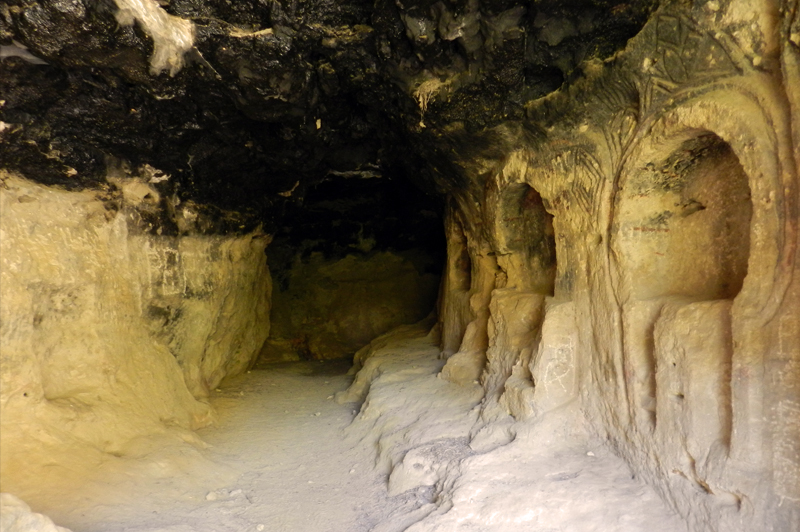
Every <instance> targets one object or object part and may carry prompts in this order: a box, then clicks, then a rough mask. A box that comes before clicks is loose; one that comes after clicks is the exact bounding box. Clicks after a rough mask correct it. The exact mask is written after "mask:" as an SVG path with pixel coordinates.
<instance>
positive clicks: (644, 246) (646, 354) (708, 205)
mask: <svg viewBox="0 0 800 532" xmlns="http://www.w3.org/2000/svg"><path fill="white" fill-rule="evenodd" d="M749 181H750V179H749V176H748V174H747V173H746V172H745V170H744V168H743V166H742V164H741V163H740V161H739V158H738V157H737V155H736V153H735V152H734V150H733V148H732V147H731V145H730V144H729V143H727V142H726V141H725V140H723V139H722V138H721V137H720V136H719V135H717V134H715V133H713V132H711V131H709V130H705V129H695V128H686V129H682V130H680V131H678V132H675V131H674V130H673V132H672V133H671V134H669V135H664V136H658V137H654V138H653V140H652V141H650V142H648V145H647V146H644V147H642V149H641V150H640V152H639V157H638V158H637V159H636V162H635V163H633V164H630V165H629V166H628V169H627V172H626V173H625V174H624V176H623V179H622V180H621V186H620V192H619V194H618V195H617V198H616V203H615V216H614V223H613V226H612V227H613V229H612V249H613V252H614V254H615V256H616V261H617V266H618V268H619V286H618V290H619V292H620V293H621V294H622V295H623V298H622V300H623V301H624V303H623V305H622V316H623V324H624V325H623V327H624V342H623V351H624V352H623V357H624V369H625V377H626V387H627V393H628V397H629V401H630V402H631V405H630V410H631V414H632V419H633V421H634V422H635V423H636V425H637V427H638V429H639V433H640V434H642V435H643V437H645V438H648V437H649V436H647V435H649V434H654V435H655V438H656V441H657V442H658V444H659V445H660V446H662V448H663V449H665V450H666V451H667V453H668V455H670V460H669V462H671V466H672V467H673V469H674V470H675V471H678V472H680V473H681V474H682V475H681V478H688V479H690V481H692V482H693V483H694V484H695V485H696V486H699V487H700V488H702V489H708V488H707V482H706V480H704V479H705V478H707V476H708V474H709V471H707V470H704V468H705V465H695V464H706V465H707V464H712V465H713V464H715V463H718V460H716V459H715V458H722V457H724V456H727V453H728V450H729V446H730V440H731V432H732V423H733V407H732V397H731V368H732V357H733V334H732V326H731V309H732V305H733V301H734V299H735V298H736V297H737V295H738V294H739V293H740V291H741V290H742V286H743V284H744V282H745V277H746V276H747V273H748V262H749V259H750V254H751V249H750V248H751V246H750V239H751V227H752V218H753V202H752V199H751V190H750V185H749ZM679 441H682V442H684V443H682V444H678V442H679ZM710 458H711V459H710ZM703 486H706V487H705V488H704V487H703Z"/></svg>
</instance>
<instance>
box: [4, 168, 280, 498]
mask: <svg viewBox="0 0 800 532" xmlns="http://www.w3.org/2000/svg"><path fill="white" fill-rule="evenodd" d="M126 183H127V184H126V185H125V187H123V189H122V191H121V192H120V191H119V190H117V192H115V193H112V192H110V191H109V190H105V191H97V190H95V191H83V192H67V191H64V190H60V189H57V188H46V187H43V186H40V185H37V184H33V183H31V182H29V181H26V180H24V179H23V178H21V177H19V176H12V175H8V174H2V181H0V320H2V321H0V342H1V343H2V351H1V352H0V367H2V373H1V374H0V375H1V378H2V380H1V381H0V384H2V389H1V390H0V407H2V413H0V423H2V425H0V438H1V440H0V444H2V452H0V460H2V462H1V463H2V476H3V488H4V490H10V491H15V492H17V493H23V494H24V493H28V492H29V490H31V489H34V490H35V486H36V483H37V482H40V481H43V478H42V477H41V475H42V474H43V473H42V470H40V467H41V466H42V465H43V464H45V463H49V462H50V461H52V459H53V456H55V455H56V454H58V455H65V456H67V458H66V461H65V462H64V463H66V464H72V465H71V466H70V467H73V468H76V471H77V468H79V467H81V464H84V465H85V463H86V462H81V461H80V460H79V459H78V458H77V457H78V456H84V457H85V456H87V454H86V452H90V451H91V452H97V451H102V452H107V453H122V452H124V448H125V446H126V444H127V443H128V442H129V441H130V440H132V439H133V438H136V437H138V436H141V435H144V434H151V433H165V432H170V431H171V432H175V433H176V434H178V433H181V431H185V430H187V429H194V428H197V427H200V426H203V425H206V424H208V423H209V422H210V421H211V420H212V419H213V412H212V411H211V409H210V407H209V406H208V405H207V404H206V403H205V402H203V401H202V397H203V396H204V395H205V394H206V393H207V392H208V390H209V389H211V388H214V387H215V386H217V384H218V383H219V382H220V380H221V379H222V378H223V377H225V376H226V375H228V374H231V373H236V372H240V371H242V370H244V369H246V368H247V366H248V364H250V363H251V361H252V360H253V358H254V356H255V355H257V353H258V350H259V349H260V347H261V345H262V344H263V342H264V339H265V338H266V337H267V335H268V333H269V300H270V278H269V273H268V270H267V266H266V257H265V254H264V248H265V246H266V244H267V240H266V239H265V237H264V236H262V235H257V234H256V235H246V236H231V237H220V236H200V235H195V236H189V235H185V236H170V237H168V236H159V235H158V234H150V233H146V232H144V231H143V221H142V217H141V209H140V208H139V207H141V206H140V205H139V203H141V202H142V201H146V199H145V198H148V197H149V198H152V197H153V195H156V196H157V192H156V191H155V190H154V189H151V188H150V187H149V186H148V185H147V184H146V183H145V182H142V181H137V180H129V181H127V182H126ZM148 190H149V192H148ZM137 191H138V192H141V193H137ZM137 205H138V206H139V207H137ZM183 434H184V436H183V437H187V438H189V437H191V436H189V435H188V433H185V432H184V433H183ZM83 451H85V452H83ZM80 452H83V454H80ZM70 453H79V454H74V457H73V458H69V456H70ZM32 472H34V473H35V474H32Z"/></svg>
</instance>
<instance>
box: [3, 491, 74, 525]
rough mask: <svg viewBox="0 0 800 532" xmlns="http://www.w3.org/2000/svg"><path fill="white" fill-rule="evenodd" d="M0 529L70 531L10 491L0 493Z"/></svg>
mask: <svg viewBox="0 0 800 532" xmlns="http://www.w3.org/2000/svg"><path fill="white" fill-rule="evenodd" d="M0 530H3V532H70V531H69V530H68V529H66V528H63V527H60V526H56V525H55V524H54V523H53V521H51V520H50V518H48V517H47V516H45V515H42V514H37V513H34V512H32V511H31V509H30V506H28V505H27V504H25V503H24V502H23V501H21V500H19V499H18V498H17V497H14V496H13V495H11V494H10V493H0Z"/></svg>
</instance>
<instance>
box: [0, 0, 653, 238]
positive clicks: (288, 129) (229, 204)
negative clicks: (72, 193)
mask: <svg viewBox="0 0 800 532" xmlns="http://www.w3.org/2000/svg"><path fill="white" fill-rule="evenodd" d="M655 4H656V1H655V0H652V1H646V2H635V3H622V2H618V1H616V0H571V1H570V0H564V1H561V0H542V1H536V2H515V1H508V0H454V1H450V0H447V1H444V0H440V1H436V2H433V1H431V0H416V1H407V2H393V1H389V0H377V1H375V2H371V1H370V2H367V1H364V0H336V1H332V0H325V1H310V0H307V1H302V0H280V1H277V0H272V1H269V0H246V1H235V2H234V1H230V0H171V1H169V0H167V1H162V2H160V6H161V7H160V8H159V7H158V6H157V5H156V4H155V2H153V1H152V0H100V1H96V2H95V1H89V0H53V1H39V2H35V1H30V0H10V1H6V2H2V3H0V44H2V45H3V56H4V58H3V59H2V62H1V63H0V65H1V67H2V71H3V74H2V76H0V100H3V103H2V105H1V106H0V121H2V124H3V125H2V132H1V133H0V135H2V144H0V165H2V166H3V167H5V168H8V169H12V170H17V171H20V172H22V173H24V174H25V175H27V176H29V177H30V178H32V179H36V180H39V181H41V182H43V183H46V184H54V185H62V186H66V187H68V188H83V187H87V186H90V187H95V186H99V185H102V184H103V183H104V179H105V175H106V171H107V167H108V165H109V161H111V162H112V163H114V164H118V161H124V162H125V163H126V164H127V165H128V166H129V167H130V168H132V169H133V170H132V172H136V169H137V168H140V167H142V165H145V164H148V165H150V166H151V167H153V168H157V169H158V170H160V171H162V172H164V173H165V174H168V175H170V176H171V177H172V179H170V180H164V181H163V182H162V183H159V184H158V185H159V186H160V187H162V188H163V191H164V192H165V193H166V192H169V193H171V194H174V193H175V192H177V193H178V194H179V195H180V197H182V198H184V199H193V200H195V201H198V202H200V203H207V204H213V205H216V206H217V207H220V208H223V209H228V210H235V211H238V212H240V213H244V214H247V215H249V216H250V219H251V220H258V221H262V222H269V221H272V220H275V219H276V218H277V217H279V216H280V214H281V213H282V212H284V210H285V209H286V207H287V204H290V203H296V202H298V201H300V202H301V201H302V198H303V197H304V196H305V194H306V192H307V191H308V190H309V188H310V187H312V186H314V185H315V184H317V183H319V182H321V181H322V180H325V179H331V178H342V177H359V176H362V177H363V176H372V175H380V176H382V177H384V178H389V179H400V178H411V179H412V180H414V181H415V182H416V183H417V184H418V185H420V186H422V187H428V190H433V186H434V183H438V186H439V188H442V187H444V188H447V187H449V186H452V185H456V184H458V175H459V173H460V172H459V167H458V164H457V161H456V160H455V159H454V157H453V156H452V155H451V154H452V150H453V149H456V148H457V149H458V151H459V152H460V153H459V158H461V159H463V158H468V157H469V156H470V154H479V153H484V152H485V151H486V150H487V149H488V150H490V151H491V148H492V145H493V144H494V141H492V140H487V138H486V132H487V131H490V130H491V129H492V128H494V127H495V126H497V125H499V124H506V125H509V124H511V125H512V126H511V127H516V128H521V129H522V130H530V131H531V132H532V133H533V134H534V135H535V134H536V131H538V130H540V126H539V124H537V123H536V121H534V120H531V119H528V118H527V117H526V114H525V104H526V103H527V102H529V101H531V100H534V99H537V98H540V97H542V96H544V95H546V94H548V93H550V92H552V91H554V90H556V89H558V88H559V87H560V86H562V84H563V83H564V82H565V81H567V82H569V81H570V80H573V79H575V78H579V77H580V76H581V73H580V70H579V68H578V65H579V64H580V63H581V62H583V61H585V60H587V59H591V58H608V57H610V56H612V55H613V54H614V53H615V52H616V51H618V50H620V49H621V48H623V47H624V46H625V43H626V42H627V40H628V39H629V38H630V37H631V36H633V35H634V34H636V32H637V31H638V30H639V29H640V28H641V26H642V25H643V24H644V22H645V21H646V20H647V18H648V16H649V14H650V13H651V12H652V11H653V9H654V8H655V7H656V5H655ZM187 35H188V38H190V39H193V40H191V41H190V42H188V43H187V41H186V39H187ZM434 176H438V177H436V178H433V179H432V177H434ZM168 195H169V194H164V196H165V197H166V196H168ZM245 225H247V224H245ZM268 227H269V226H268Z"/></svg>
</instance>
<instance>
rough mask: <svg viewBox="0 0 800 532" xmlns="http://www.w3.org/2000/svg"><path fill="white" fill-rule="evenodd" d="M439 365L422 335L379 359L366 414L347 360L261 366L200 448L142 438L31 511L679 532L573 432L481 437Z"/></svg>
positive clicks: (269, 523) (96, 521)
mask: <svg viewBox="0 0 800 532" xmlns="http://www.w3.org/2000/svg"><path fill="white" fill-rule="evenodd" d="M436 354H437V352H436V349H435V347H433V346H432V345H431V343H430V342H429V341H428V340H426V339H425V338H416V339H411V340H406V341H404V342H400V343H399V344H397V345H396V346H395V347H393V348H392V347H390V348H389V349H384V350H383V352H381V353H378V355H377V356H376V357H375V359H374V361H373V363H372V366H371V368H370V367H369V366H368V369H370V371H372V379H371V381H370V388H369V390H370V395H369V396H368V398H367V401H366V403H365V404H364V405H363V407H360V405H359V404H358V403H344V404H338V403H337V402H336V401H334V400H333V396H334V395H335V394H336V393H337V392H340V391H343V390H345V389H346V388H347V387H348V386H349V385H350V383H351V382H352V377H350V376H347V375H346V370H347V366H343V365H342V363H341V362H326V363H318V362H302V363H290V364H281V365H274V366H268V367H266V368H260V369H254V370H253V371H251V372H249V373H247V374H245V375H241V376H238V377H236V378H233V379H231V380H229V381H228V382H226V383H225V385H224V386H223V387H222V388H221V389H219V390H218V391H216V392H215V393H214V395H213V396H212V398H211V402H212V404H213V406H214V408H215V409H216V410H217V412H218V422H217V423H216V424H215V425H213V426H211V427H208V428H206V429H203V430H201V431H199V436H200V438H201V439H202V441H203V442H205V444H207V445H208V446H207V447H206V448H201V447H198V446H197V445H192V444H189V443H186V444H180V443H176V442H174V441H172V440H170V442H165V443H164V444H163V445H159V444H158V443H157V442H146V443H143V444H142V445H143V448H146V449H147V451H146V452H142V453H140V454H139V456H138V458H136V459H118V460H117V462H116V465H115V466H114V475H113V476H111V477H107V478H105V479H104V481H103V482H102V483H100V484H99V486H100V489H98V484H93V486H94V487H93V489H91V490H89V489H88V488H87V489H86V490H84V491H82V490H81V489H80V488H76V489H75V490H74V491H72V492H70V493H69V495H68V496H65V497H57V498H52V499H50V500H49V502H48V503H47V504H44V505H43V504H34V503H33V502H31V505H32V506H34V510H35V511H39V512H44V513H46V514H47V515H49V516H50V517H51V518H52V519H53V520H54V521H55V522H56V523H57V524H59V525H61V526H65V527H69V528H70V529H72V530H73V531H74V532H101V531H102V532H109V531H137V532H138V531H141V532H145V531H148V532H154V531H169V532H206V531H208V532H211V531H215V532H216V531H237V532H249V531H262V530H266V531H275V532H300V531H304V532H328V531H330V532H334V531H336V532H344V531H353V532H356V531H368V530H375V531H376V532H395V531H396V532H399V531H402V530H409V531H416V532H422V531H431V532H433V531H436V532H439V531H445V530H447V531H456V530H457V531H505V530H508V531H512V530H531V531H537V532H555V531H570V532H589V531H597V532H600V531H603V532H613V531H619V532H629V531H630V532H635V531H647V532H673V531H683V530H685V527H684V526H683V525H682V524H681V522H680V521H679V520H678V519H677V517H676V516H675V515H674V514H672V513H671V512H670V511H669V510H668V509H667V508H666V507H665V506H664V504H663V503H662V502H661V500H660V499H658V497H657V496H656V495H655V493H654V492H653V491H652V490H651V489H650V488H649V487H647V486H645V485H644V484H642V483H641V482H639V481H637V480H635V479H633V478H632V476H631V474H630V472H629V470H628V469H627V467H626V466H625V465H624V463H623V462H622V461H621V460H620V459H619V458H617V457H615V456H614V455H612V454H611V453H610V452H608V451H607V450H605V448H604V447H603V446H602V445H599V444H597V443H592V440H591V438H588V437H587V436H585V435H582V434H581V433H580V431H577V432H576V431H575V429H574V427H573V428H568V429H566V431H565V429H564V427H563V426H549V425H547V424H545V425H537V426H533V427H526V426H521V425H520V424H514V423H512V422H511V421H510V420H505V421H503V420H500V421H497V422H495V423H492V424H489V425H485V426H484V428H483V430H480V427H481V426H482V424H481V422H480V420H479V415H478V412H479V408H477V407H476V405H477V404H478V402H479V401H480V396H481V393H480V390H479V387H478V386H475V387H474V388H464V387H459V386H456V385H453V384H450V383H447V382H444V381H442V380H441V379H438V378H437V377H436V373H437V371H438V369H439V368H440V367H441V364H442V362H441V361H439V360H438V359H437V357H436ZM470 431H472V438H469V437H468V436H469V434H470ZM548 434H550V436H548ZM565 434H570V436H568V437H566V438H565V437H564V435H565ZM532 448H535V449H537V451H535V452H531V449H532ZM404 457H405V458H404ZM393 468H394V470H395V473H393V474H392V475H391V477H390V476H389V473H390V472H391V471H392V469H393ZM106 475H108V473H106ZM390 478H391V482H389V479H390ZM432 484H436V485H435V486H432ZM387 485H390V486H391V487H392V491H393V495H394V496H390V495H389V492H388V491H387ZM407 488H410V489H407ZM395 492H396V493H398V494H395ZM43 495H44V494H43Z"/></svg>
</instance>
